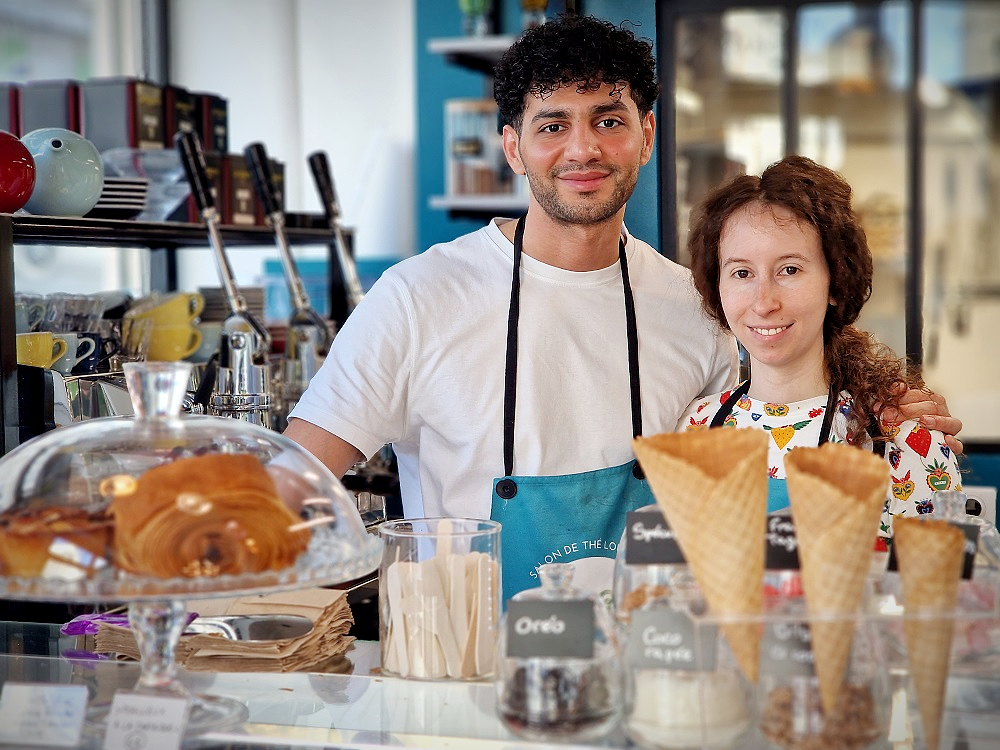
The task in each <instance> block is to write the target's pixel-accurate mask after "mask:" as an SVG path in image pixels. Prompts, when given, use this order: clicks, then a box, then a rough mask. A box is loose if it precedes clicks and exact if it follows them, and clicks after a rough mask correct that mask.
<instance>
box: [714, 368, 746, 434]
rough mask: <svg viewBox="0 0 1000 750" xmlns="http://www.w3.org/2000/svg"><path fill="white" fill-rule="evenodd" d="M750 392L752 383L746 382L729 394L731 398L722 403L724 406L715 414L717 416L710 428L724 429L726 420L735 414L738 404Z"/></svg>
mask: <svg viewBox="0 0 1000 750" xmlns="http://www.w3.org/2000/svg"><path fill="white" fill-rule="evenodd" d="M749 390H750V381H749V379H748V380H744V381H743V382H742V383H741V384H740V385H739V386H738V387H737V388H736V389H735V390H733V392H732V393H730V394H729V398H727V399H726V400H725V401H723V402H722V406H721V407H719V410H718V411H717V412H715V416H714V417H712V421H711V423H710V424H709V425H708V426H709V427H722V425H723V424H724V423H725V421H726V418H727V417H728V416H729V415H730V414H732V413H733V409H734V408H735V406H736V403H737V402H738V401H739V400H740V399H741V398H743V397H744V396H746V395H747V391H749Z"/></svg>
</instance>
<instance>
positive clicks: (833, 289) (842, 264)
mask: <svg viewBox="0 0 1000 750" xmlns="http://www.w3.org/2000/svg"><path fill="white" fill-rule="evenodd" d="M751 204H757V205H761V206H783V207H785V208H787V209H788V210H789V211H791V212H792V213H793V214H795V215H796V216H797V217H798V218H799V220H800V221H803V222H806V223H808V224H811V225H813V226H814V227H815V228H816V230H817V231H818V232H819V236H820V242H821V244H822V247H823V255H824V257H825V258H826V262H827V266H828V267H829V269H830V298H831V299H832V300H833V301H834V302H835V303H836V304H832V305H828V306H827V309H826V319H825V321H824V323H823V344H824V347H823V348H824V361H825V365H826V371H827V378H828V380H829V383H830V387H831V388H835V389H837V390H838V391H839V390H847V391H848V392H849V393H850V394H851V396H852V398H853V401H854V409H853V411H852V414H851V415H850V417H849V420H848V424H849V428H848V433H849V434H848V438H849V440H850V441H851V442H855V441H857V440H858V439H859V438H860V437H861V436H862V433H863V431H864V430H865V428H866V427H867V426H868V421H869V419H870V417H871V416H872V415H874V414H875V406H876V405H878V404H881V405H882V406H894V407H895V406H898V405H899V397H900V396H901V395H902V394H901V392H900V391H899V390H898V386H899V384H900V383H902V384H904V385H906V386H907V387H908V388H921V387H923V380H922V378H921V377H920V374H919V372H918V370H917V368H915V367H912V366H908V365H907V363H906V362H905V361H903V360H900V359H899V358H897V357H896V355H895V354H894V353H893V351H892V350H891V349H890V348H889V347H887V346H885V345H884V344H881V343H879V342H878V341H877V340H876V339H875V337H874V336H872V335H871V334H869V333H867V332H865V331H862V330H859V329H858V328H855V327H854V326H853V325H851V324H852V323H854V321H855V320H857V319H858V315H859V314H860V313H861V308H862V307H863V306H864V304H865V303H866V302H867V301H868V298H869V297H871V293H872V255H871V250H870V249H869V247H868V240H867V238H866V237H865V232H864V229H862V227H861V223H860V222H859V221H858V218H857V215H856V214H855V213H854V211H853V210H852V208H851V186H850V185H849V184H848V183H847V182H846V181H845V180H844V178H843V177H841V176H840V175H839V174H837V173H836V172H834V171H833V170H831V169H828V168H826V167H823V166H821V165H819V164H817V163H816V162H814V161H812V160H811V159H807V158H806V157H804V156H794V155H793V156H787V157H785V158H784V159H782V160H781V161H779V162H776V163H774V164H772V165H771V166H769V167H768V168H767V169H765V170H764V172H763V173H762V174H761V176H760V177H755V176H752V175H741V176H739V177H736V178H734V179H733V180H731V181H730V182H728V183H726V184H725V185H722V186H721V187H719V188H716V189H715V190H714V191H712V192H711V193H709V194H708V195H707V196H705V198H704V199H703V200H702V201H701V202H700V203H699V205H698V207H697V208H696V209H695V211H694V213H693V214H692V225H691V232H690V234H689V236H688V250H689V251H690V253H691V272H692V274H693V275H694V282H695V286H696V287H697V288H698V292H699V293H700V294H701V299H702V307H703V308H704V310H705V313H706V314H707V315H708V316H709V317H711V318H713V319H715V320H716V321H718V323H719V324H720V325H721V326H722V327H723V328H726V329H729V330H731V329H730V326H729V323H728V321H727V320H726V316H725V313H724V312H723V308H722V299H721V297H720V295H719V275H720V271H719V244H720V241H721V238H722V232H723V230H724V229H725V224H726V221H727V220H728V219H729V217H730V216H732V215H733V214H734V213H736V212H737V211H740V210H742V209H744V208H746V207H747V206H749V205H751Z"/></svg>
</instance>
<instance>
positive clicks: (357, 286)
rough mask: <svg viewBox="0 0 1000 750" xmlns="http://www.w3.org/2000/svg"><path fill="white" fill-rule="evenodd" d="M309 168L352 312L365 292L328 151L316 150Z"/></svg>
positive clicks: (349, 310) (311, 155)
mask: <svg viewBox="0 0 1000 750" xmlns="http://www.w3.org/2000/svg"><path fill="white" fill-rule="evenodd" d="M309 169H310V170H311V171H312V175H313V181H314V182H315V183H316V189H317V191H319V197H320V200H321V201H322V202H323V210H324V211H325V212H326V219H327V222H329V225H330V229H332V230H333V236H334V244H335V246H336V247H335V250H336V253H337V262H338V263H339V264H340V271H341V274H342V275H343V278H344V288H345V291H346V292H347V304H348V313H350V312H352V311H353V310H354V308H355V307H357V306H358V305H359V304H360V303H361V300H362V299H363V298H364V296H365V294H364V292H363V291H362V290H361V281H360V279H359V278H358V269H357V266H355V264H354V258H352V257H351V254H350V252H349V251H348V249H347V242H346V241H345V240H344V231H343V229H342V228H341V226H340V203H339V202H338V201H337V191H336V188H334V186H333V173H332V172H331V171H330V162H329V160H328V159H327V157H326V153H325V152H323V151H316V152H314V153H312V154H310V155H309Z"/></svg>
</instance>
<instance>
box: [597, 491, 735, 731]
mask: <svg viewBox="0 0 1000 750" xmlns="http://www.w3.org/2000/svg"><path fill="white" fill-rule="evenodd" d="M614 601H615V619H616V621H617V623H618V626H619V631H620V634H621V641H622V650H623V654H624V659H623V661H624V688H625V690H624V700H625V702H624V712H623V720H622V723H623V727H624V730H625V734H626V735H627V736H628V738H629V739H630V740H632V742H634V743H635V744H636V745H638V746H639V747H642V748H728V747H733V746H734V745H735V744H736V743H737V741H738V740H739V738H740V737H742V736H743V735H744V734H745V733H746V732H747V731H748V730H749V728H750V726H751V721H750V693H749V689H748V687H747V685H746V683H745V681H744V680H743V679H742V677H741V674H740V671H739V669H738V668H737V666H736V663H735V660H734V659H733V657H732V654H731V652H730V651H729V648H728V645H727V644H726V641H725V639H724V638H720V637H719V635H718V628H717V627H716V625H715V624H713V623H710V622H708V621H706V619H705V618H704V617H703V616H702V615H704V613H705V602H704V597H703V595H702V592H701V589H700V587H699V586H698V583H697V581H696V580H695V578H694V576H693V575H692V574H691V572H690V570H689V568H688V566H687V564H686V562H685V561H684V557H683V555H682V554H681V552H680V549H679V548H678V546H677V543H676V540H674V538H673V534H672V533H671V532H670V529H669V527H668V525H667V522H666V519H665V518H664V517H663V515H662V513H661V512H660V511H659V509H658V508H656V507H655V506H652V507H651V508H643V509H640V510H638V511H635V512H633V513H630V514H628V516H627V520H626V526H625V533H624V535H623V537H622V541H621V543H620V544H619V546H618V554H617V556H616V558H615V582H614Z"/></svg>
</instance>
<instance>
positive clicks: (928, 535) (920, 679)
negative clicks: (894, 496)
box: [893, 518, 965, 750]
mask: <svg viewBox="0 0 1000 750" xmlns="http://www.w3.org/2000/svg"><path fill="white" fill-rule="evenodd" d="M893 538H894V542H893V544H894V545H895V547H896V559H897V561H898V563H899V576H900V579H901V580H902V583H903V603H904V605H905V611H906V614H907V615H914V614H916V615H935V614H940V615H945V614H947V615H949V616H946V617H933V616H932V617H929V618H927V619H924V618H923V617H920V618H913V617H907V618H906V619H905V620H904V622H903V634H904V636H905V638H906V649H907V651H908V652H909V657H910V676H911V678H912V679H913V689H914V691H915V692H916V694H917V707H918V709H919V710H920V718H921V720H922V722H923V725H924V740H925V741H926V743H927V747H928V750H937V747H938V743H939V740H940V737H941V712H942V710H943V708H944V693H945V687H946V684H947V679H948V660H949V658H950V656H951V641H952V632H953V630H954V627H955V620H954V619H953V617H951V616H950V615H952V614H953V613H954V611H955V606H956V604H957V603H958V586H959V583H960V581H961V577H962V562H963V560H964V557H965V534H964V533H963V532H962V530H961V529H959V528H958V527H957V526H953V525H952V524H950V523H948V522H947V521H931V520H921V519H919V518H897V519H896V520H895V521H894V522H893Z"/></svg>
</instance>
